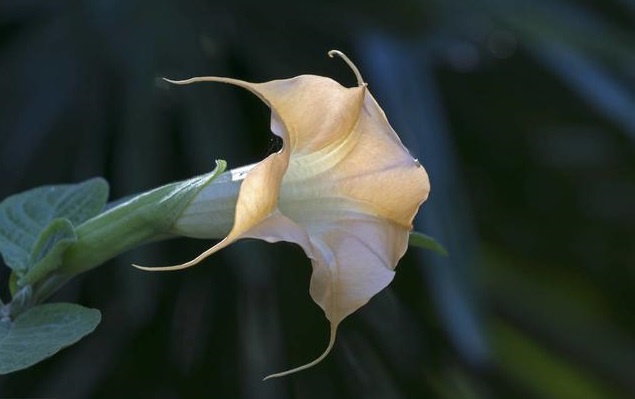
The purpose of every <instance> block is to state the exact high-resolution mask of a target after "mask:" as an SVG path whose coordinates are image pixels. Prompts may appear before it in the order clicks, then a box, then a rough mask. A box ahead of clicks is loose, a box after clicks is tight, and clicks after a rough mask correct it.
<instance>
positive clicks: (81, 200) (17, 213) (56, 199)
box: [0, 178, 108, 273]
mask: <svg viewBox="0 0 635 399" xmlns="http://www.w3.org/2000/svg"><path fill="white" fill-rule="evenodd" d="M107 197H108V184H107V183H106V181H105V180H103V179H101V178H96V179H91V180H87V181H85V182H83V183H80V184H73V185H58V186H44V187H38V188H35V189H32V190H29V191H25V192H23V193H20V194H16V195H13V196H11V197H9V198H7V199H5V200H4V201H2V202H1V203H0V252H1V253H2V257H3V259H4V261H5V263H6V264H7V265H8V266H9V267H10V268H11V269H13V270H15V271H19V272H22V273H24V272H26V270H28V268H29V267H30V266H32V263H31V261H32V258H31V252H32V251H33V250H34V248H35V246H36V244H37V243H38V242H39V241H38V240H39V239H40V237H41V236H42V232H43V230H45V229H46V228H47V226H49V224H51V222H53V221H54V220H55V219H68V221H69V222H70V224H71V225H72V226H79V225H80V224H82V223H83V222H84V221H86V220H88V219H90V218H91V217H93V216H95V215H97V214H99V213H100V212H101V210H102V209H103V208H104V205H105V204H106V199H107Z"/></svg>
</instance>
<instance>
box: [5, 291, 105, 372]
mask: <svg viewBox="0 0 635 399" xmlns="http://www.w3.org/2000/svg"><path fill="white" fill-rule="evenodd" d="M100 321H101V314H100V312H99V311H98V310H96V309H89V308H85V307H83V306H79V305H75V304H70V303H52V304H45V305H41V306H37V307H34V308H31V309H29V310H28V311H26V312H25V313H23V314H21V315H20V316H18V318H17V319H16V320H15V321H13V322H11V321H9V320H7V319H4V320H0V374H8V373H11V372H14V371H18V370H21V369H24V368H27V367H29V366H32V365H34V364H36V363H38V362H41V361H42V360H44V359H46V358H48V357H50V356H52V355H53V354H55V353H57V352H58V351H60V350H61V349H62V348H65V347H67V346H69V345H72V344H74V343H75V342H77V341H79V340H80V339H81V338H83V337H84V336H86V335H87V334H90V333H91V332H92V331H93V330H94V329H95V327H97V325H98V324H99V322H100Z"/></svg>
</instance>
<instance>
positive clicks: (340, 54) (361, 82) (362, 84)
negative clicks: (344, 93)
mask: <svg viewBox="0 0 635 399" xmlns="http://www.w3.org/2000/svg"><path fill="white" fill-rule="evenodd" d="M328 55H329V57H331V58H334V57H335V56H338V57H340V58H341V59H342V60H344V62H345V63H346V65H348V66H349V68H351V70H352V71H353V73H354V74H355V77H356V78H357V86H359V87H366V86H368V84H366V82H364V78H362V74H361V73H360V72H359V69H358V68H357V66H356V65H355V64H354V63H353V61H351V59H350V58H348V57H347V56H346V54H344V53H343V52H341V51H339V50H330V51H329V52H328Z"/></svg>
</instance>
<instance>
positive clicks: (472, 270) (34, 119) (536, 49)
mask: <svg viewBox="0 0 635 399" xmlns="http://www.w3.org/2000/svg"><path fill="white" fill-rule="evenodd" d="M634 22H635V1H633V0H613V1H594V0H586V1H582V0H580V1H574V0H534V1H532V2H526V1H521V0H463V1H459V0H418V1H417V0H393V1H390V2H388V1H359V0H346V1H339V2H336V1H326V0H324V1H315V2H306V3H298V2H292V1H289V0H274V1H269V2H256V1H248V0H239V1H221V0H182V1H176V0H153V1H150V0H137V1H124V0H110V1H105V0H101V1H100V0H94V1H90V2H89V1H79V0H59V1H55V2H51V1H43V0H2V1H1V2H0V76H1V78H0V165H1V166H0V181H1V182H2V184H0V198H5V197H6V196H8V195H10V194H12V193H16V192H19V191H23V190H26V189H29V188H32V187H35V186H39V185H44V184H57V183H71V182H79V181H82V180H84V179H87V178H89V177H92V176H104V177H106V178H107V179H108V181H109V182H110V184H111V198H112V199H116V198H119V197H122V196H125V195H129V194H133V193H136V192H140V191H143V190H146V189H149V188H152V187H155V186H158V185H161V184H165V183H167V182H170V181H175V180H180V179H185V178H187V177H190V176H193V175H196V174H201V173H205V172H207V171H209V170H211V169H212V168H213V167H214V159H216V158H222V159H226V160H227V161H228V162H229V165H230V167H236V166H240V165H244V164H247V163H250V162H255V161H257V160H260V159H262V158H263V157H264V156H265V155H267V154H268V153H269V152H270V151H271V149H272V148H273V147H275V142H274V141H273V140H272V136H271V135H270V133H269V128H268V126H269V111H268V109H267V108H266V106H264V104H262V103H260V101H259V100H258V99H257V98H255V97H254V96H252V95H251V94H249V93H247V92H246V91H243V90H241V89H238V88H233V87H229V86H226V85H221V84H200V85H195V86H188V87H176V86H168V85H166V84H165V83H163V82H162V81H161V80H160V77H164V76H165V77H170V78H175V79H178V78H186V77H191V76H197V75H218V76H231V77H236V78H241V79H246V80H250V81H266V80H271V79H278V78H286V77H291V76H295V75H299V74H304V73H312V74H318V75H326V76H331V77H333V78H335V79H337V80H338V81H340V82H341V83H342V84H344V85H348V86H352V85H355V78H354V76H353V75H352V73H351V71H350V70H349V69H348V68H347V67H346V66H345V65H344V63H343V62H341V61H340V60H331V59H329V58H328V57H327V56H326V53H327V51H328V50H330V49H332V48H337V49H340V50H342V51H344V52H346V53H347V54H348V55H349V56H350V57H351V58H352V59H353V60H354V61H355V62H356V63H357V65H358V67H359V68H360V70H361V71H362V74H363V75H364V77H365V80H366V81H367V82H368V83H369V87H370V89H371V91H372V92H373V93H374V95H375V97H376V98H377V99H378V101H379V103H380V104H381V105H382V106H383V107H384V109H385V111H386V113H387V115H388V117H389V120H390V121H391V123H392V124H393V126H394V127H395V129H396V130H397V131H398V132H399V133H400V135H401V137H402V140H403V141H404V143H405V144H406V145H407V146H408V147H409V148H410V149H411V152H412V153H413V155H415V156H416V157H418V158H419V159H420V161H421V163H422V164H423V165H424V166H425V167H426V169H427V170H428V172H429V174H430V178H431V183H432V194H431V196H430V199H429V200H428V202H427V203H425V204H424V206H423V208H422V210H421V212H420V213H419V216H418V218H417V220H416V223H417V225H416V227H417V229H418V230H420V231H424V232H426V233H427V234H430V235H432V236H434V237H436V238H437V239H438V240H439V241H440V242H441V243H442V244H444V245H445V246H446V247H447V249H448V250H449V252H450V257H448V258H443V257H441V256H439V255H436V254H433V253H431V252H426V251H423V250H419V249H414V248H413V249H411V250H410V251H409V252H408V254H407V255H406V257H405V258H404V259H403V260H402V262H401V263H400V265H399V267H398V269H397V270H398V273H397V276H396V278H395V281H394V282H393V283H392V285H391V286H390V287H389V288H388V289H386V290H384V291H383V292H381V293H380V294H379V295H377V296H376V297H375V298H373V299H372V300H371V301H370V303H369V304H368V305H367V306H366V307H364V308H362V309H361V310H360V311H359V312H357V313H356V314H354V315H353V316H351V317H349V318H348V319H347V320H346V321H345V322H344V323H343V325H342V326H341V327H340V330H339V336H338V341H337V344H336V346H335V348H334V350H333V352H332V353H331V354H330V356H329V357H328V358H327V359H326V360H325V361H324V362H323V363H321V364H320V365H318V366H316V367H314V368H312V369H310V370H307V371H304V372H302V373H299V374H295V375H292V376H289V377H286V378H283V379H276V380H270V381H266V382H261V378H262V377H264V376H265V375H268V374H270V373H273V372H278V371H282V370H285V369H288V368H289V367H293V366H297V365H300V364H304V363H306V362H307V361H309V360H312V359H314V358H315V357H316V356H317V355H318V354H319V353H321V351H322V350H323V349H324V347H325V346H326V342H327V339H328V325H327V322H326V320H325V319H324V316H323V314H322V312H321V310H320V309H319V308H318V307H317V306H316V305H315V304H314V303H313V302H312V301H311V299H310V297H309V295H308V281H309V277H310V264H309V261H308V260H307V259H306V258H305V256H304V254H303V253H302V251H301V250H300V249H299V248H297V247H295V246H293V245H291V244H284V243H281V244H275V245H270V244H266V243H263V242H256V241H245V242H241V243H239V244H236V245H233V246H231V247H230V248H228V249H225V250H223V251H222V252H221V253H219V254H217V255H215V256H213V257H211V258H209V259H208V260H207V261H206V262H205V264H204V265H202V266H199V267H197V268H193V269H189V270H187V271H183V272H178V273H144V272H140V271H138V270H135V269H133V268H131V267H130V266H129V265H130V263H132V262H133V261H134V262H137V263H140V264H146V265H159V264H171V263H175V262H182V261H185V260H188V259H190V258H191V257H193V256H194V255H196V254H198V253H199V252H200V251H202V250H204V249H206V248H207V247H208V246H209V245H210V243H209V242H204V241H196V240H185V239H183V240H176V241H170V242H165V243H159V244H153V245H150V246H147V247H143V248H139V249H137V250H135V251H132V252H129V253H126V254H124V255H123V256H120V257H119V258H117V259H115V260H113V261H112V262H110V263H108V264H106V265H104V266H102V267H101V268H99V269H96V270H94V271H91V272H90V273H87V274H86V275H85V276H82V277H81V278H79V279H77V280H75V281H74V282H72V283H71V284H69V285H68V286H66V287H65V288H64V289H63V291H62V292H60V293H59V294H58V295H57V297H56V298H54V300H56V301H73V302H78V303H81V304H83V305H85V306H90V307H95V308H98V309H100V310H101V311H102V312H103V322H102V324H101V325H100V326H99V327H98V328H97V330H96V331H95V332H94V333H93V334H91V335H90V336H88V337H87V338H85V339H84V340H82V341H80V342H79V343H78V344H76V345H75V346H73V347H71V348H68V349H66V350H64V351H62V352H61V353H59V354H58V355H56V356H54V357H53V358H51V359H50V360H47V361H45V362H43V363H41V364H39V365H37V366H36V367H33V368H31V369H28V370H26V371H21V372H17V373H14V374H11V375H8V376H3V377H0V397H2V398H7V397H24V398H36V397H57V398H114V397H117V398H128V397H130V398H166V399H167V398H208V397H209V398H258V399H260V398H265V399H267V398H276V399H277V398H282V399H284V398H300V399H302V398H388V399H392V398H394V399H398V398H441V399H444V398H447V399H486V398H535V399H549V398H554V399H555V398H558V399H560V398H563V399H566V398H571V399H586V398H588V399H603V398H618V399H621V398H633V397H635V289H634V288H635V156H634V155H635V29H634V28H635V24H634ZM0 267H1V268H2V271H1V272H0V279H1V280H0V286H2V291H0V295H1V296H2V298H3V299H7V291H6V287H5V286H6V279H7V277H8V273H7V270H6V268H5V267H4V266H0Z"/></svg>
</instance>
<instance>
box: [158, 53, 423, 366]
mask: <svg viewBox="0 0 635 399" xmlns="http://www.w3.org/2000/svg"><path fill="white" fill-rule="evenodd" d="M333 54H337V55H339V56H341V57H342V58H343V59H344V60H345V61H346V62H347V63H348V64H349V66H351V68H352V69H353V71H354V72H355V74H356V76H357V79H358V83H359V84H358V86H357V87H352V88H346V87H343V86H341V85H340V84H339V83H337V82H335V81H334V80H332V79H329V78H326V77H321V76H314V75H303V76H298V77H295V78H292V79H285V80H274V81H270V82H265V83H249V82H245V81H241V80H236V79H229V78H221V77H198V78H192V79H189V80H185V81H179V82H174V83H180V84H187V83H193V82H203V81H209V82H224V83H229V84H232V85H236V86H239V87H242V88H245V89H247V90H249V91H251V92H252V93H254V94H255V95H256V96H258V97H259V98H260V99H261V100H262V101H263V102H265V103H266V104H267V105H268V106H269V107H270V108H271V130H272V132H273V133H274V134H275V135H277V136H279V137H280V138H281V139H282V142H283V146H282V149H281V150H280V151H279V152H277V153H274V154H271V155H269V156H268V157H266V158H265V159H264V160H262V161H261V162H259V163H257V164H254V165H250V166H247V167H243V168H240V169H237V170H234V171H232V172H231V176H232V179H233V180H234V181H238V182H239V183H240V186H239V187H240V188H239V191H238V196H237V200H236V202H235V212H234V215H233V225H232V227H231V230H230V232H229V234H228V235H227V236H226V237H225V238H224V239H223V240H222V241H220V242H219V243H218V244H217V245H215V246H213V247H212V248H211V249H209V250H208V251H206V252H205V253H203V254H202V255H200V256H199V257H197V258H196V259H194V260H192V261H190V262H187V263H184V264H182V265H178V266H171V267H163V268H153V269H150V270H175V269H182V268H185V267H189V266H192V265H194V264H196V263H198V262H200V261H201V260H202V259H203V258H205V257H207V256H209V255H211V254H213V253H214V252H216V251H218V250H220V249H221V248H224V247H226V246H228V245H229V244H231V243H233V242H235V241H236V240H238V239H241V238H247V237H249V238H258V239H262V240H265V241H268V242H276V241H288V242H293V243H296V244H298V245H300V246H301V247H302V249H303V250H304V252H305V253H306V254H307V256H308V257H309V258H310V259H311V262H312V266H313V274H312V277H311V284H310V294H311V296H312V298H313V300H314V301H315V302H316V303H317V304H318V305H319V306H320V307H321V308H322V309H323V310H324V313H325V315H326V317H327V319H328V320H329V322H330V326H331V329H330V341H329V344H328V347H327V349H326V350H325V352H324V353H323V354H322V355H321V356H320V357H319V358H317V359H316V360H314V361H313V362H311V363H309V364H306V365H304V366H301V367H298V368H295V369H293V370H289V371H287V372H284V373H279V374H275V375H273V376H280V375H284V374H288V373H291V372H295V371H299V370H301V369H305V368H308V367H310V366H312V365H314V364H316V363H318V362H319V361H321V360H322V359H323V358H324V357H325V356H326V355H327V354H328V352H329V351H330V350H331V348H332V347H333V344H334V342H335V335H336V330H337V326H338V325H339V324H340V322H341V321H342V320H343V319H344V318H345V317H347V316H348V315H350V314H351V313H353V312H354V311H355V310H357V309H359V308H360V307H361V306H363V305H364V304H365V303H367V302H368V301H369V300H370V298H371V297H372V296H374V295H375V294H377V293H378V292H379V291H381V290H382V289H383V288H384V287H386V286H387V285H388V284H389V283H390V282H391V281H392V279H393V276H394V274H395V272H394V269H395V267H396V265H397V262H398V261H399V259H400V258H401V257H402V256H403V254H404V253H405V251H406V249H407V246H408V235H409V232H410V230H411V227H412V220H413V218H414V216H415V214H416V213H417V210H418V209H419V206H420V205H421V204H422V203H423V201H425V200H426V198H427V196H428V193H429V190H430V183H429V180H428V175H427V174H426V171H425V170H424V168H423V167H422V166H421V165H420V164H419V162H418V161H417V160H415V159H414V158H413V157H412V156H411V155H410V154H409V153H408V150H407V149H406V148H405V147H404V146H403V144H402V143H401V141H400V140H399V138H398V137H397V134H396V133H395V131H394V130H393V129H392V127H391V126H390V125H389V123H388V121H387V120H386V116H385V115H384V112H383V111H382V109H381V108H380V107H379V105H378V104H377V102H376V101H375V99H374V98H373V96H372V95H371V94H370V92H369V91H368V89H367V87H366V84H365V83H363V80H362V78H361V75H360V74H359V71H358V70H357V68H356V67H355V66H354V65H353V64H352V63H351V62H350V61H349V60H348V58H346V57H345V56H344V55H343V54H342V53H339V52H331V53H329V55H331V56H332V55H333ZM209 186H210V187H212V186H214V184H210V185H209ZM211 189H212V188H210V190H211ZM212 197H213V196H212ZM212 202H213V200H212V199H210V195H209V193H208V194H206V188H204V189H203V190H202V191H201V193H200V194H199V195H198V196H197V197H195V198H194V199H193V200H192V202H191V204H190V205H189V208H188V209H186V210H185V211H184V213H183V215H182V217H181V222H180V223H178V222H177V226H176V228H177V229H178V231H179V232H180V233H181V234H183V235H191V236H196V237H205V236H206V230H205V217H204V212H203V211H202V209H204V208H205V206H206V203H209V205H210V206H213V204H212ZM201 212H203V213H201ZM193 218H195V219H196V223H192V224H191V226H190V223H188V222H186V221H188V220H189V221H192V220H193ZM211 230H213V231H214V232H216V231H217V229H216V228H214V227H210V231H211ZM214 234H215V233H214ZM214 234H212V233H210V234H209V236H210V238H211V237H213V236H214Z"/></svg>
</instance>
